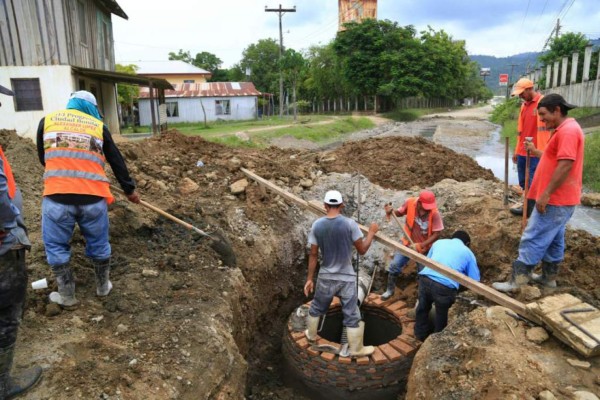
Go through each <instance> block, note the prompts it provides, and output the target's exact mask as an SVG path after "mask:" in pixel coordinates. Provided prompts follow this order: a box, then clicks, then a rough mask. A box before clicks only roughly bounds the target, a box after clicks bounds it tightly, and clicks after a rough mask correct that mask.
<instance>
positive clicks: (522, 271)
mask: <svg viewBox="0 0 600 400" xmlns="http://www.w3.org/2000/svg"><path fill="white" fill-rule="evenodd" d="M533 268H535V265H527V264H524V263H522V262H521V261H515V262H513V272H512V277H511V279H510V280H509V281H507V282H494V283H492V287H493V288H494V289H496V290H498V291H500V292H506V293H508V292H513V291H515V290H517V289H519V288H520V287H521V286H524V285H527V284H528V283H529V280H530V279H531V271H533Z"/></svg>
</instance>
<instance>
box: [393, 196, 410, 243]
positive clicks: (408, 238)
mask: <svg viewBox="0 0 600 400" xmlns="http://www.w3.org/2000/svg"><path fill="white" fill-rule="evenodd" d="M391 205H392V203H390V206H391ZM392 217H393V218H394V220H395V221H396V222H397V223H398V226H399V227H400V230H401V231H402V234H403V235H404V237H405V238H406V240H408V242H409V243H410V244H415V242H414V241H413V240H412V238H411V237H410V236H408V235H407V234H406V232H404V226H402V223H401V222H400V220H399V219H398V217H396V214H395V213H394V210H392Z"/></svg>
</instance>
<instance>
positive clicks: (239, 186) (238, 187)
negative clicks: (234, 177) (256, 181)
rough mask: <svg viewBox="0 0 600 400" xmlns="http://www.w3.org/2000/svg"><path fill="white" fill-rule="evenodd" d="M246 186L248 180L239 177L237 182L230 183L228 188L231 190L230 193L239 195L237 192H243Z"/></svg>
mask: <svg viewBox="0 0 600 400" xmlns="http://www.w3.org/2000/svg"><path fill="white" fill-rule="evenodd" d="M247 187H248V180H247V179H246V178H244V179H240V180H239V181H237V182H234V183H232V184H231V185H230V186H229V190H230V191H231V194H233V195H239V194H242V193H244V192H245V191H246V188H247Z"/></svg>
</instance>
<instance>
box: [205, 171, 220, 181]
mask: <svg viewBox="0 0 600 400" xmlns="http://www.w3.org/2000/svg"><path fill="white" fill-rule="evenodd" d="M205 176H206V179H208V180H211V181H216V180H217V179H219V177H218V175H217V173H216V172H209V173H208V174H206V175H205Z"/></svg>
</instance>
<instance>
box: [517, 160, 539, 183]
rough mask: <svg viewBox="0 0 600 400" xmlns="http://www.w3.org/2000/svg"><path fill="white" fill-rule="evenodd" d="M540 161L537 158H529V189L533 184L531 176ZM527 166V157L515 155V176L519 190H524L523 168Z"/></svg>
mask: <svg viewBox="0 0 600 400" xmlns="http://www.w3.org/2000/svg"><path fill="white" fill-rule="evenodd" d="M539 162H540V159H539V158H537V157H529V183H528V187H531V182H533V174H535V169H536V168H537V165H538V163H539ZM526 164H527V157H525V156H519V155H517V174H518V175H519V186H521V189H525V166H526Z"/></svg>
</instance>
